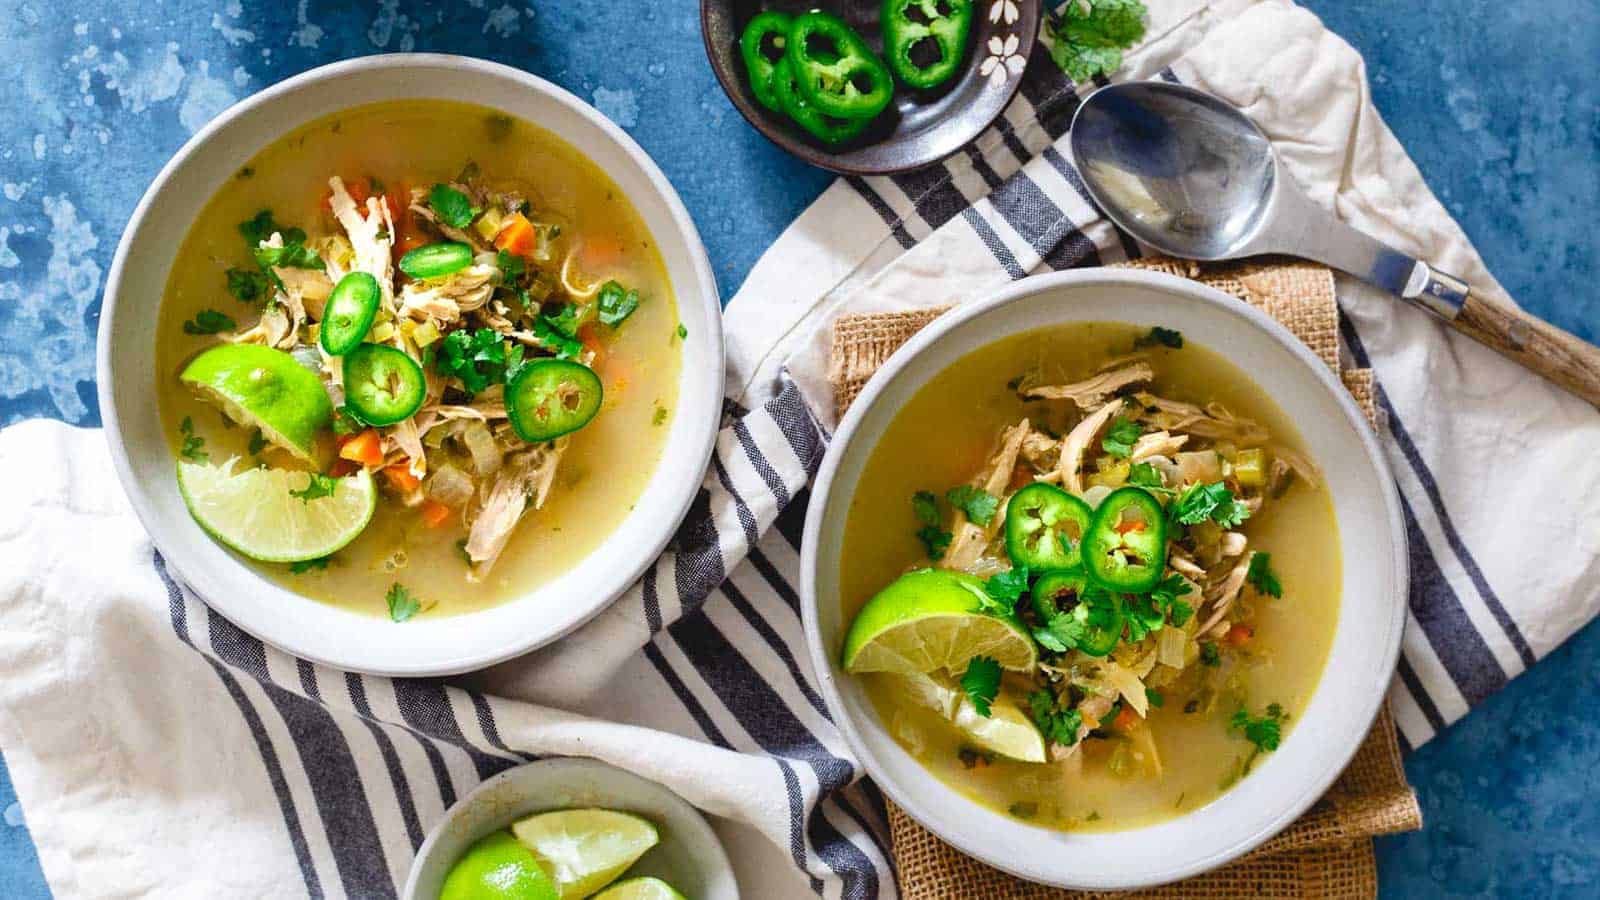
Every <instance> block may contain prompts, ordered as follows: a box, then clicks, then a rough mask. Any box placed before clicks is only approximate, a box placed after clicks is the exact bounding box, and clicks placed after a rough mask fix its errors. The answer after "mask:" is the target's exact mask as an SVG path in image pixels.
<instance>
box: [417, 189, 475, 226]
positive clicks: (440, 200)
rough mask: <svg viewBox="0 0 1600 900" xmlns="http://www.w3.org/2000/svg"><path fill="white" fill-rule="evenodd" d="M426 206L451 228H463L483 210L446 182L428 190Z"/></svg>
mask: <svg viewBox="0 0 1600 900" xmlns="http://www.w3.org/2000/svg"><path fill="white" fill-rule="evenodd" d="M428 208H429V209H431V210H433V212H434V214H435V215H437V216H438V217H439V221H441V222H443V223H445V224H446V225H449V226H450V227H451V228H465V227H467V226H468V225H471V224H472V220H473V219H475V218H477V216H478V213H481V212H483V210H481V209H479V208H478V207H476V206H473V205H472V199H471V198H470V197H468V196H467V195H466V194H463V193H461V192H460V191H458V190H456V189H455V188H453V187H451V186H450V185H448V184H436V185H434V186H433V189H432V190H430V191H428Z"/></svg>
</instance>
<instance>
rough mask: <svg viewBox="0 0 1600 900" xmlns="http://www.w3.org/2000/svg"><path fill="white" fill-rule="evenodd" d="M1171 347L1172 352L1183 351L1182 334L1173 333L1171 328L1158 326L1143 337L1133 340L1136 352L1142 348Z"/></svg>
mask: <svg viewBox="0 0 1600 900" xmlns="http://www.w3.org/2000/svg"><path fill="white" fill-rule="evenodd" d="M1157 345H1160V346H1162V347H1171V348H1172V349H1174V350H1182V349H1183V332H1181V331H1173V330H1172V329H1171V328H1162V327H1161V326H1160V325H1157V326H1155V327H1154V328H1152V329H1150V333H1149V334H1146V335H1145V336H1144V337H1140V338H1135V339H1134V341H1133V348H1134V349H1135V350H1138V349H1140V348H1143V347H1154V346H1157Z"/></svg>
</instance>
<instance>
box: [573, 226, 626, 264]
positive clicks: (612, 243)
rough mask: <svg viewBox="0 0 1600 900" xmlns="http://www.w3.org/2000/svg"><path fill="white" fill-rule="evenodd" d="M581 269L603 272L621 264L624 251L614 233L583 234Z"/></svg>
mask: <svg viewBox="0 0 1600 900" xmlns="http://www.w3.org/2000/svg"><path fill="white" fill-rule="evenodd" d="M580 254H581V255H582V257H583V269H584V271H586V272H604V271H607V270H608V269H615V268H617V267H618V266H619V265H621V264H622V258H623V256H624V251H623V249H622V242H621V241H620V240H618V238H617V237H616V236H615V235H593V234H589V235H585V236H584V238H583V249H582V251H580Z"/></svg>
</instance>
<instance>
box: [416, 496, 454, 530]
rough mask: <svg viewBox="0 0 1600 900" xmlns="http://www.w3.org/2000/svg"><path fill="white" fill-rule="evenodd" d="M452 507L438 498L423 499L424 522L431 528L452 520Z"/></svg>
mask: <svg viewBox="0 0 1600 900" xmlns="http://www.w3.org/2000/svg"><path fill="white" fill-rule="evenodd" d="M450 513H451V509H450V507H448V506H445V505H444V504H443V503H440V502H439V501H437V500H424V501H422V524H424V525H426V526H428V527H429V528H438V527H439V526H441V525H443V524H444V523H446V522H448V521H450Z"/></svg>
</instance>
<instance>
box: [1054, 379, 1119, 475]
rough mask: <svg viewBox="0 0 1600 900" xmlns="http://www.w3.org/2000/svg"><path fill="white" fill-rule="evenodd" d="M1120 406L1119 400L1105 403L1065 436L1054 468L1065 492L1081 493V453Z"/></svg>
mask: <svg viewBox="0 0 1600 900" xmlns="http://www.w3.org/2000/svg"><path fill="white" fill-rule="evenodd" d="M1122 405H1123V404H1122V401H1121V400H1113V401H1111V402H1110V403H1107V404H1106V405H1105V406H1102V407H1100V409H1099V411H1098V412H1095V413H1092V414H1090V415H1089V416H1088V418H1086V419H1084V420H1083V421H1082V422H1079V423H1078V424H1077V425H1076V426H1075V427H1074V428H1073V429H1072V431H1071V432H1069V433H1068V434H1067V439H1066V441H1065V442H1064V443H1063V444H1062V445H1061V461H1060V463H1058V464H1057V467H1056V472H1057V477H1059V478H1060V480H1061V484H1062V486H1063V487H1065V488H1066V489H1067V490H1069V491H1071V492H1072V493H1074V494H1082V493H1083V451H1084V450H1086V449H1088V447H1089V445H1090V444H1091V443H1093V442H1094V438H1095V435H1097V434H1099V433H1100V429H1102V428H1104V427H1105V425H1106V423H1107V422H1109V421H1111V417H1112V416H1113V415H1115V414H1116V412H1117V410H1119V409H1121V408H1122Z"/></svg>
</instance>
